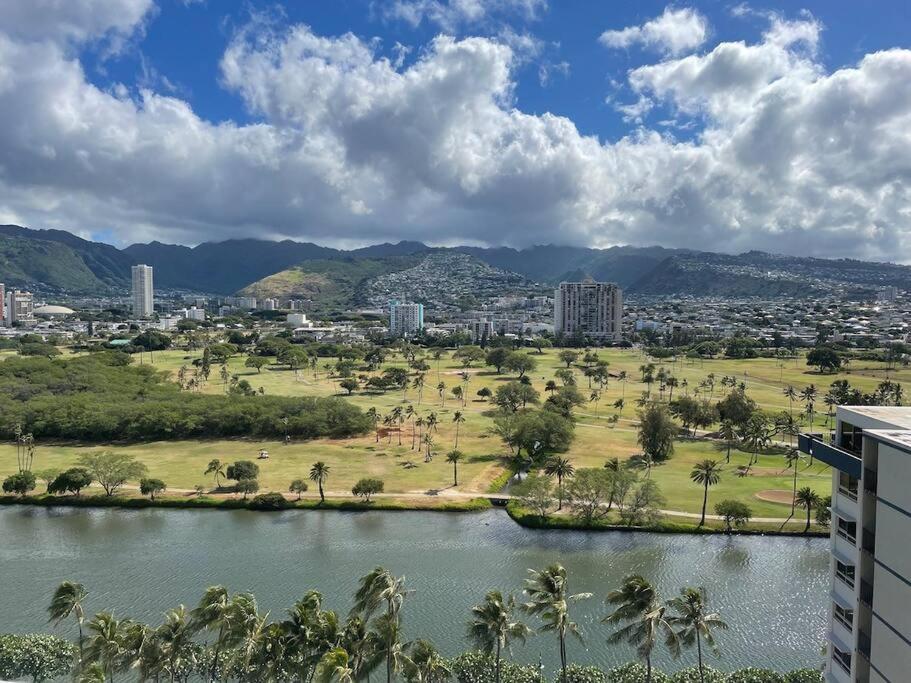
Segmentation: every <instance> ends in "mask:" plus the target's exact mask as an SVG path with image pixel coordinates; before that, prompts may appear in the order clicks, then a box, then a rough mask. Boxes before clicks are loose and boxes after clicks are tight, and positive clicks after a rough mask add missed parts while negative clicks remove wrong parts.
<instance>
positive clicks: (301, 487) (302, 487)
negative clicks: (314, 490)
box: [288, 479, 308, 500]
mask: <svg viewBox="0 0 911 683" xmlns="http://www.w3.org/2000/svg"><path fill="white" fill-rule="evenodd" d="M307 488H308V486H307V482H305V481H304V480H303V479H295V480H294V481H292V482H291V486H289V487H288V491H289V492H290V493H296V494H297V499H298V500H300V499H301V496H302V495H303V494H304V492H306V490H307Z"/></svg>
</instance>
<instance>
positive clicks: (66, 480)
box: [47, 467, 92, 496]
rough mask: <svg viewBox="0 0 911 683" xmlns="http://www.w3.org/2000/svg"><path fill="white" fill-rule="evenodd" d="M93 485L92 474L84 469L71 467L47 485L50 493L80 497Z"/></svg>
mask: <svg viewBox="0 0 911 683" xmlns="http://www.w3.org/2000/svg"><path fill="white" fill-rule="evenodd" d="M91 483H92V475H91V473H90V472H89V471H88V470H87V469H85V468H84V467H71V468H70V469H68V470H64V471H63V472H61V473H60V474H58V475H57V476H56V477H54V479H53V480H52V481H50V482H49V483H48V485H47V492H48V493H53V494H56V493H72V494H74V495H76V496H78V495H79V494H80V493H81V491H82V489H84V488H86V487H87V486H90V485H91Z"/></svg>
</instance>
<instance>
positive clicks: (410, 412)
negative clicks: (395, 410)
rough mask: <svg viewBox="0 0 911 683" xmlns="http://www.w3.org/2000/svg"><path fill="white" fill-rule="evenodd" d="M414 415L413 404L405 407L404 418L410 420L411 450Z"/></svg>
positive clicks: (412, 446) (412, 445) (412, 447)
mask: <svg viewBox="0 0 911 683" xmlns="http://www.w3.org/2000/svg"><path fill="white" fill-rule="evenodd" d="M416 415H417V413H416V412H415V410H414V406H412V405H409V406H408V407H407V408H405V419H406V420H410V421H411V450H414V418H415V416H416Z"/></svg>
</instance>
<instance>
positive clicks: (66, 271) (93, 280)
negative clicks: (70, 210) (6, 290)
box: [0, 225, 134, 291]
mask: <svg viewBox="0 0 911 683" xmlns="http://www.w3.org/2000/svg"><path fill="white" fill-rule="evenodd" d="M0 237H3V238H4V241H3V244H2V246H0V259H2V265H0V276H2V277H4V279H5V281H6V282H11V283H17V282H19V283H22V284H25V283H39V284H44V285H45V286H48V287H54V288H60V289H70V290H74V291H91V290H100V289H105V288H109V287H118V288H119V287H123V286H126V285H127V284H128V283H129V278H130V266H131V265H132V264H133V263H134V261H133V260H132V259H131V258H130V257H129V256H128V255H127V254H125V253H124V252H122V251H121V250H119V249H117V248H116V247H113V246H111V245H110V244H104V243H102V242H91V241H89V240H84V239H82V238H81V237H77V236H76V235H73V234H71V233H69V232H66V231H64V230H32V229H30V228H23V227H21V226H19V225H0ZM24 243H29V245H31V246H26V245H25V244H24ZM50 254H53V255H54V256H53V260H54V261H56V262H55V263H51V262H49V259H50ZM86 271H88V273H86Z"/></svg>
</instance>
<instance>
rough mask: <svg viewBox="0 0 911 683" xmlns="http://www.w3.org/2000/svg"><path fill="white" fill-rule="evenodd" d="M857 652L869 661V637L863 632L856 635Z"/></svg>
mask: <svg viewBox="0 0 911 683" xmlns="http://www.w3.org/2000/svg"><path fill="white" fill-rule="evenodd" d="M857 651H858V652H860V654H862V655H863V656H864V657H866V658H867V660H868V661H869V659H870V636H869V634H867V633H866V632H865V631H861V632H860V633H858V634H857Z"/></svg>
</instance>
